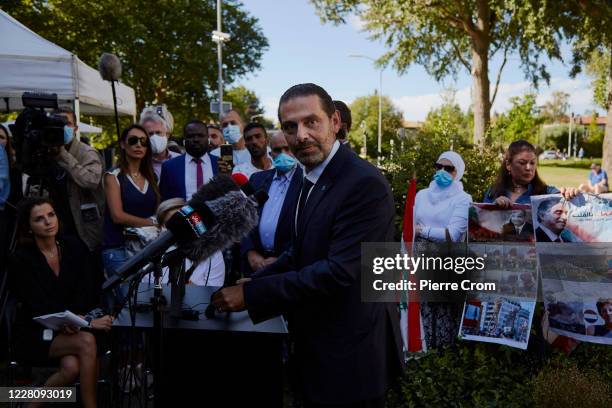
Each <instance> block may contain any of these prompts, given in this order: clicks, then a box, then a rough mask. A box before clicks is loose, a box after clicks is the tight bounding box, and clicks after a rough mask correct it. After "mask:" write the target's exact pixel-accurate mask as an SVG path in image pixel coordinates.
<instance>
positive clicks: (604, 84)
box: [586, 50, 612, 109]
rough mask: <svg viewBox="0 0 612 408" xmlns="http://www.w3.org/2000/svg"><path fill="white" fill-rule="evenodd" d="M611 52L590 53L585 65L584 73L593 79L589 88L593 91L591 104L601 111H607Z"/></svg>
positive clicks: (598, 51) (611, 68)
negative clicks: (593, 103)
mask: <svg viewBox="0 0 612 408" xmlns="http://www.w3.org/2000/svg"><path fill="white" fill-rule="evenodd" d="M610 53H612V50H607V51H603V52H602V51H600V50H595V51H593V52H592V53H591V56H590V57H589V60H588V61H587V64H586V73H587V74H588V75H589V76H590V77H591V78H592V79H593V80H592V81H591V88H592V89H593V102H595V104H596V105H597V106H599V107H601V108H602V109H608V94H609V92H610V87H612V83H610V81H609V77H610V70H612V66H610V60H611V56H610Z"/></svg>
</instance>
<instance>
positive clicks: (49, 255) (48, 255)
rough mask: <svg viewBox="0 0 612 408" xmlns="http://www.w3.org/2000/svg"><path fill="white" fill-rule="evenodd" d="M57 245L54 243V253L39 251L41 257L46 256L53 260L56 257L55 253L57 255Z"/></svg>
mask: <svg viewBox="0 0 612 408" xmlns="http://www.w3.org/2000/svg"><path fill="white" fill-rule="evenodd" d="M57 245H58V244H57V241H56V242H55V253H53V251H51V252H47V251H43V250H42V249H41V250H40V252H42V253H43V255H44V256H46V257H47V258H51V259H53V258H55V257H56V256H57V253H58V249H57Z"/></svg>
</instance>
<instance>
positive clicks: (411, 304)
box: [400, 176, 426, 353]
mask: <svg viewBox="0 0 612 408" xmlns="http://www.w3.org/2000/svg"><path fill="white" fill-rule="evenodd" d="M416 190H417V188H416V177H415V176H413V177H412V179H411V180H410V184H409V185H408V193H407V194H406V205H405V206H404V222H403V225H402V243H401V252H402V254H405V253H407V254H408V255H409V256H412V242H413V238H414V201H415V198H416V192H417V191H416ZM409 279H410V281H415V280H416V279H415V275H409ZM400 328H401V330H402V339H403V341H404V348H405V350H406V351H408V352H410V353H416V352H419V351H425V350H426V347H425V342H424V341H423V322H422V321H421V305H420V302H419V297H418V294H417V293H411V292H408V293H407V307H406V308H401V310H400Z"/></svg>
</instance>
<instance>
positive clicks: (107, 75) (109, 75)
mask: <svg viewBox="0 0 612 408" xmlns="http://www.w3.org/2000/svg"><path fill="white" fill-rule="evenodd" d="M98 71H99V72H100V76H101V77H102V79H103V80H105V81H118V80H119V78H121V61H119V58H117V56H116V55H115V54H109V53H107V52H105V53H104V54H102V56H100V60H99V61H98Z"/></svg>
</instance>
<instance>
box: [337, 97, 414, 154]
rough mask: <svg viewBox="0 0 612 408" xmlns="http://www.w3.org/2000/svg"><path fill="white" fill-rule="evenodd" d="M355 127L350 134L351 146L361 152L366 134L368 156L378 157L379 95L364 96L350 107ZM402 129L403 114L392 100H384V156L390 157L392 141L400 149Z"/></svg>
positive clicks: (385, 98)
mask: <svg viewBox="0 0 612 408" xmlns="http://www.w3.org/2000/svg"><path fill="white" fill-rule="evenodd" d="M350 109H351V115H352V119H353V125H352V128H351V131H350V132H349V139H350V141H351V144H352V145H353V146H354V147H356V150H357V151H359V149H360V148H361V147H363V135H364V132H365V134H366V139H367V149H368V156H370V157H376V155H377V151H378V93H376V92H375V93H374V94H372V95H368V96H362V97H359V98H357V99H355V100H354V101H353V103H352V104H351V106H350ZM362 123H363V127H362ZM401 127H402V113H401V112H400V111H399V109H398V108H397V107H396V106H395V105H393V102H392V101H391V99H390V98H388V97H386V96H383V98H382V154H383V156H385V157H386V156H389V155H390V152H391V140H393V143H394V146H395V148H396V149H397V148H399V146H400V139H399V136H398V131H399V129H401Z"/></svg>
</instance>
